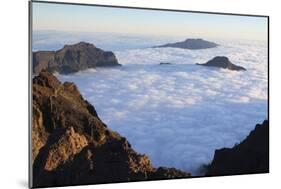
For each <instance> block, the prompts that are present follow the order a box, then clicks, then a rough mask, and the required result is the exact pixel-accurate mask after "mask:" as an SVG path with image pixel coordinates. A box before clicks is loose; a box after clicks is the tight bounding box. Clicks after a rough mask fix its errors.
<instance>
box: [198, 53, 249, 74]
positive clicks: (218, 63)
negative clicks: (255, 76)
mask: <svg viewBox="0 0 281 189" xmlns="http://www.w3.org/2000/svg"><path fill="white" fill-rule="evenodd" d="M196 65H200V66H211V67H218V68H224V69H229V70H235V71H246V69H245V68H243V67H242V66H237V65H235V64H233V63H231V62H230V61H229V59H228V58H227V57H225V56H216V57H215V58H213V59H211V60H209V61H208V62H206V63H205V64H199V63H196Z"/></svg>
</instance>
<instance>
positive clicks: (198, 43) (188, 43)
mask: <svg viewBox="0 0 281 189" xmlns="http://www.w3.org/2000/svg"><path fill="white" fill-rule="evenodd" d="M217 46H218V44H216V43H213V42H210V41H206V40H203V39H186V40H185V41H181V42H176V43H168V44H165V45H160V46H155V48H162V47H174V48H181V49H191V50H197V49H208V48H214V47H217Z"/></svg>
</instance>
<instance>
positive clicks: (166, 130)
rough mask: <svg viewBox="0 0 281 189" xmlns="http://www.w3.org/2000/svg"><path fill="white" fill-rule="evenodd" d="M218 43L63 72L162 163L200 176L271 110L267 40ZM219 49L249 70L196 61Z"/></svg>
mask: <svg viewBox="0 0 281 189" xmlns="http://www.w3.org/2000/svg"><path fill="white" fill-rule="evenodd" d="M219 43H220V44H222V46H220V47H218V48H213V49H205V50H196V51H192V50H183V49H175V48H155V49H153V48H148V49H134V50H124V51H118V52H115V53H116V56H117V58H118V60H119V62H120V63H121V64H123V66H122V67H120V68H112V69H111V68H107V69H103V68H99V69H96V70H92V71H84V72H79V73H76V74H73V75H68V76H62V75H60V76H59V77H60V79H61V80H63V81H64V80H66V81H73V82H75V83H76V84H77V86H78V87H79V89H80V90H81V91H82V92H83V94H84V97H85V98H86V99H88V100H89V101H90V102H91V103H92V104H93V105H94V106H95V108H96V110H97V112H98V114H99V116H100V117H101V119H102V120H103V121H105V122H106V123H107V124H108V126H109V127H110V128H112V129H113V130H116V131H118V132H119V133H120V134H122V135H123V136H125V137H126V138H127V139H128V140H129V142H130V143H131V144H132V145H133V147H134V148H135V149H136V150H137V151H138V152H141V153H146V154H148V155H149V157H150V158H151V160H152V163H153V164H154V165H155V166H168V167H176V168H180V169H183V170H186V171H191V172H192V173H193V174H199V167H200V166H201V165H202V164H204V163H209V162H210V161H211V160H212V158H213V154H214V150H215V149H218V148H221V147H232V146H233V145H234V144H235V143H237V142H239V141H241V140H242V139H244V138H245V137H246V136H247V135H248V134H249V132H250V131H251V130H252V129H253V128H254V127H255V124H256V123H259V122H262V121H263V120H264V119H266V116H267V55H266V52H267V50H266V46H265V45H263V44H245V43H238V44H237V43H232V42H231V43H229V42H228V43H224V42H223V41H220V42H219ZM223 44H227V45H223ZM217 55H224V56H228V57H229V58H230V60H231V61H232V62H233V63H235V64H238V65H241V66H243V67H245V68H246V69H247V71H246V72H236V71H229V70H223V69H217V68H207V67H202V66H196V65H194V63H196V62H200V63H204V62H206V61H208V60H209V59H211V58H213V57H214V56H217ZM160 62H171V63H173V64H171V65H161V66H160V65H159V63H160Z"/></svg>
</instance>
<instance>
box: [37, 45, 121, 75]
mask: <svg viewBox="0 0 281 189" xmlns="http://www.w3.org/2000/svg"><path fill="white" fill-rule="evenodd" d="M120 65H121V64H119V63H118V61H117V59H116V57H115V55H114V54H113V53H112V52H110V51H108V52H106V51H103V50H101V49H99V48H96V47H95V46H94V45H93V44H90V43H85V42H80V43H77V44H74V45H65V46H64V47H63V48H62V49H60V50H58V51H38V52H33V73H34V74H38V73H39V72H40V71H41V70H42V69H46V70H48V71H50V72H54V71H56V72H58V73H61V74H69V73H74V72H77V71H80V70H85V69H88V68H95V67H107V66H120Z"/></svg>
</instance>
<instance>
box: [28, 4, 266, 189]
mask: <svg viewBox="0 0 281 189" xmlns="http://www.w3.org/2000/svg"><path fill="white" fill-rule="evenodd" d="M29 39H30V41H29V186H30V187H31V188H37V187H57V186H75V185H89V184H106V183H119V182H134V181H151V180H166V179H187V178H197V177H210V176H226V175H241V174H257V173H269V17H268V16H264V15H248V14H233V13H214V12H201V11H190V10H169V9H157V8H140V7H125V6H111V5H110V6H109V5H96V4H81V3H64V2H48V1H30V2H29Z"/></svg>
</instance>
